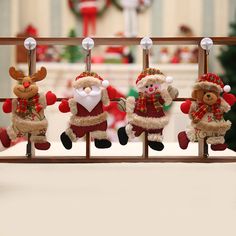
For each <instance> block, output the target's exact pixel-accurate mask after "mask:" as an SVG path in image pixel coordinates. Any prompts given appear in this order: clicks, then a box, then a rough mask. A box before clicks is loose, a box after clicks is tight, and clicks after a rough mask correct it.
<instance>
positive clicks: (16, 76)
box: [9, 66, 25, 80]
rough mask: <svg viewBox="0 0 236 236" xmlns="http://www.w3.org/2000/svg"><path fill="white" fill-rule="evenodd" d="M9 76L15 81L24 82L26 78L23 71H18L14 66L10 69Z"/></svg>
mask: <svg viewBox="0 0 236 236" xmlns="http://www.w3.org/2000/svg"><path fill="white" fill-rule="evenodd" d="M9 74H10V76H11V77H12V78H13V79H15V80H22V79H23V78H24V77H25V75H24V73H23V72H22V71H18V70H16V69H15V67H13V66H12V67H10V68H9Z"/></svg>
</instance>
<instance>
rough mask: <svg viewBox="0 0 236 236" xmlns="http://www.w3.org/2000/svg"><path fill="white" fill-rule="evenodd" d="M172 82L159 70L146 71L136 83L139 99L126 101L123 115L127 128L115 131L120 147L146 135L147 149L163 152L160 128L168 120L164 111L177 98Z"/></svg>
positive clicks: (161, 129)
mask: <svg viewBox="0 0 236 236" xmlns="http://www.w3.org/2000/svg"><path fill="white" fill-rule="evenodd" d="M171 82H172V78H171V77H168V76H165V75H164V74H163V73H162V72H161V71H160V70H157V69H152V68H147V69H145V70H144V71H143V72H142V73H141V74H140V75H139V76H138V79H137V80H136V85H137V88H138V92H139V97H138V98H137V99H135V98H134V97H128V98H127V100H126V113H127V120H128V124H127V125H126V126H125V127H121V128H120V129H119V130H118V137H119V141H120V144H122V145H126V144H127V142H128V139H129V138H134V137H138V136H140V135H141V134H142V133H143V132H147V133H148V145H149V146H150V147H151V148H152V149H154V150H157V151H161V150H162V149H163V148H164V145H163V143H162V139H163V135H162V131H163V128H164V127H165V126H166V125H167V123H168V121H169V117H168V115H167V113H166V112H165V108H166V107H167V106H169V105H170V104H171V103H172V101H173V99H174V98H176V97H177V96H178V90H177V89H175V88H173V87H172V86H170V85H169V83H171Z"/></svg>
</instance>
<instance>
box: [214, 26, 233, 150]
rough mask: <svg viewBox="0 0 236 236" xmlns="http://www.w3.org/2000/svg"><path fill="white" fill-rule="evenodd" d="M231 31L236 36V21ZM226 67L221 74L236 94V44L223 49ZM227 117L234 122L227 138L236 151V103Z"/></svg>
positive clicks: (221, 57)
mask: <svg viewBox="0 0 236 236" xmlns="http://www.w3.org/2000/svg"><path fill="white" fill-rule="evenodd" d="M230 29H231V32H230V34H229V36H236V22H234V23H231V24H230ZM218 58H219V61H220V63H221V65H222V66H223V68H224V75H222V76H221V78H222V79H223V81H224V83H225V84H229V85H230V86H231V93H233V94H234V95H235V94H236V66H235V61H236V46H232V45H230V46H226V47H224V48H222V49H221V55H220V56H219V57H218ZM225 118H226V119H229V120H230V121H231V122H232V126H231V129H230V130H229V131H228V132H227V134H226V136H225V139H226V143H227V144H228V146H229V148H230V149H232V150H234V151H236V132H235V130H236V105H234V106H233V107H232V108H231V110H230V111H229V112H228V113H226V114H225Z"/></svg>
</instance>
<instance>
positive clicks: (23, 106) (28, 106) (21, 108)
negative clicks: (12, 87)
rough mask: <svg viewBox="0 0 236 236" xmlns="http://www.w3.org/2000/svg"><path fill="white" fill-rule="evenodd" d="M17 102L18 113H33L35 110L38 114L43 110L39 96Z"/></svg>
mask: <svg viewBox="0 0 236 236" xmlns="http://www.w3.org/2000/svg"><path fill="white" fill-rule="evenodd" d="M17 101H18V103H17V107H16V112H17V113H21V114H26V113H27V112H29V111H32V110H33V109H34V110H35V111H37V112H40V111H41V110H42V108H43V107H42V105H41V104H40V103H39V95H38V94H37V95H36V96H34V97H33V98H30V99H24V98H18V99H17Z"/></svg>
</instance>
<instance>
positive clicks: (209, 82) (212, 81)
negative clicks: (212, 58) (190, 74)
mask: <svg viewBox="0 0 236 236" xmlns="http://www.w3.org/2000/svg"><path fill="white" fill-rule="evenodd" d="M194 88H195V89H198V88H202V89H206V90H212V89H213V90H215V91H216V92H219V93H221V92H223V91H224V92H229V91H230V86H229V85H224V83H223V82H222V80H221V78H220V77H219V76H218V75H216V74H213V73H206V74H203V75H202V76H200V77H199V79H198V81H197V82H196V84H195V85H194Z"/></svg>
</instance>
